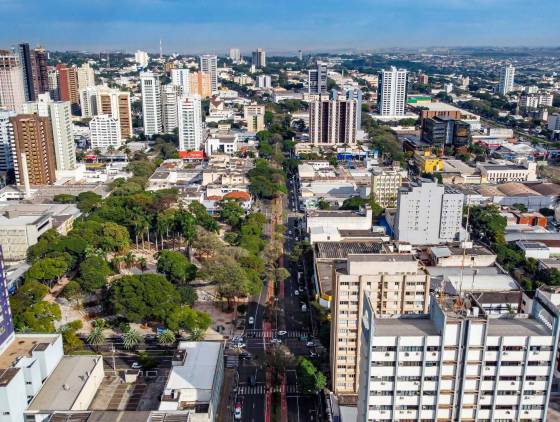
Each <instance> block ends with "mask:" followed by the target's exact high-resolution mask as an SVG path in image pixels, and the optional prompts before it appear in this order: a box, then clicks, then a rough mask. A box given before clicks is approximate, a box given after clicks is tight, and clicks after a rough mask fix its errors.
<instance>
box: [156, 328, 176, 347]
mask: <svg viewBox="0 0 560 422" xmlns="http://www.w3.org/2000/svg"><path fill="white" fill-rule="evenodd" d="M175 340H176V338H175V333H174V332H173V331H171V330H164V331H163V332H162V333H161V334H160V335H159V336H158V337H157V341H158V344H159V345H160V346H173V345H174V344H175Z"/></svg>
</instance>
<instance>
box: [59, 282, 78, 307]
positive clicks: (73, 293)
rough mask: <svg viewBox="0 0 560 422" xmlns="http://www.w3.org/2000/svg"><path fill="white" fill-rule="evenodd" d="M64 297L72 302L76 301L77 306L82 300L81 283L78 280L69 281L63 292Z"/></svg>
mask: <svg viewBox="0 0 560 422" xmlns="http://www.w3.org/2000/svg"><path fill="white" fill-rule="evenodd" d="M62 296H63V297H65V298H66V299H68V300H69V301H70V302H72V301H74V302H75V303H76V304H77V303H78V302H79V301H80V299H81V298H82V287H81V286H80V283H78V282H77V281H76V280H71V281H69V282H68V284H67V285H66V286H65V287H64V290H63V291H62Z"/></svg>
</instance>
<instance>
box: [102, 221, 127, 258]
mask: <svg viewBox="0 0 560 422" xmlns="http://www.w3.org/2000/svg"><path fill="white" fill-rule="evenodd" d="M102 236H103V237H102V241H101V247H102V248H103V250H105V251H112V252H124V251H126V250H127V249H128V246H129V244H130V236H129V234H128V230H127V229H126V227H123V226H121V225H119V224H116V223H112V222H109V223H105V224H103V229H102Z"/></svg>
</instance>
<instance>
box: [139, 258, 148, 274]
mask: <svg viewBox="0 0 560 422" xmlns="http://www.w3.org/2000/svg"><path fill="white" fill-rule="evenodd" d="M138 266H139V267H140V271H142V272H144V271H146V270H147V269H148V261H146V258H144V257H141V258H140V259H139V260H138Z"/></svg>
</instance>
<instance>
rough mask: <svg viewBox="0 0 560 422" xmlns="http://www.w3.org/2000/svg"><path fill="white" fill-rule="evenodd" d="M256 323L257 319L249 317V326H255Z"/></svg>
mask: <svg viewBox="0 0 560 422" xmlns="http://www.w3.org/2000/svg"><path fill="white" fill-rule="evenodd" d="M254 323H255V318H253V317H252V316H250V317H249V325H253V324H254Z"/></svg>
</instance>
